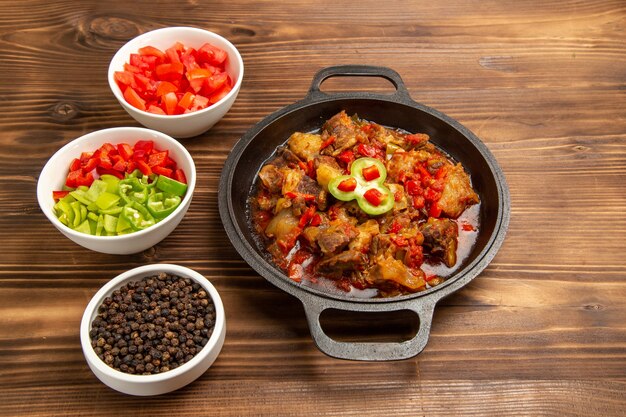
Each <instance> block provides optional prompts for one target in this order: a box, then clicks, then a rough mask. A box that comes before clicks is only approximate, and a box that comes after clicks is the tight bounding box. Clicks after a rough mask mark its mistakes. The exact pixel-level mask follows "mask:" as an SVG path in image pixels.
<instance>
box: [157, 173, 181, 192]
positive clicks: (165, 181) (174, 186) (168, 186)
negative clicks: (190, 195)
mask: <svg viewBox="0 0 626 417" xmlns="http://www.w3.org/2000/svg"><path fill="white" fill-rule="evenodd" d="M156 187H157V188H158V189H159V190H161V191H164V192H166V193H170V194H173V195H177V196H183V195H185V193H186V192H187V184H184V183H182V182H178V181H176V180H174V179H172V178H168V177H166V176H165V175H159V178H158V179H157V180H156Z"/></svg>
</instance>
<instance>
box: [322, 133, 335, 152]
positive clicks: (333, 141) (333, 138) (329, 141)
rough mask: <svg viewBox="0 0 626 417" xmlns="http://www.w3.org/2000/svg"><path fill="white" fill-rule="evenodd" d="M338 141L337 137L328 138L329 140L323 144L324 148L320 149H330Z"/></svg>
mask: <svg viewBox="0 0 626 417" xmlns="http://www.w3.org/2000/svg"><path fill="white" fill-rule="evenodd" d="M336 140H337V138H336V137H335V135H330V136H329V137H328V139H326V140H325V141H324V142H322V146H320V149H325V148H328V147H329V146H330V145H332V144H333V143H335V141H336Z"/></svg>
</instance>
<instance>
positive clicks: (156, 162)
mask: <svg viewBox="0 0 626 417" xmlns="http://www.w3.org/2000/svg"><path fill="white" fill-rule="evenodd" d="M168 153H169V152H168V151H162V152H155V153H153V154H151V155H149V156H148V165H149V166H150V168H152V167H155V166H163V165H164V164H165V161H167V157H168Z"/></svg>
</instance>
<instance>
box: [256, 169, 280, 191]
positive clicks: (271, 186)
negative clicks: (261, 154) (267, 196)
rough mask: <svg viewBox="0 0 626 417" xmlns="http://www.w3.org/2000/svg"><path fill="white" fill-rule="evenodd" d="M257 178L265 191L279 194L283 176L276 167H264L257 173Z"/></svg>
mask: <svg viewBox="0 0 626 417" xmlns="http://www.w3.org/2000/svg"><path fill="white" fill-rule="evenodd" d="M259 178H260V179H261V183H262V184H263V186H264V187H265V189H267V190H268V191H269V192H270V193H280V191H281V189H282V187H283V181H284V175H283V173H282V171H281V170H280V169H278V168H277V167H276V165H273V164H267V165H264V166H263V168H261V171H259Z"/></svg>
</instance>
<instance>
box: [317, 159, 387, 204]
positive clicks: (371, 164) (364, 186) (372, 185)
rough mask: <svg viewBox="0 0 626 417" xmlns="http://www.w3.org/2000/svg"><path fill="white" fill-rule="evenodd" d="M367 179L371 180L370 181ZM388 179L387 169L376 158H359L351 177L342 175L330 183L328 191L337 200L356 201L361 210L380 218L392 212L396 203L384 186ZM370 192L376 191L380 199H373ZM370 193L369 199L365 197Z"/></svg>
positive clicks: (351, 168)
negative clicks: (381, 215)
mask: <svg viewBox="0 0 626 417" xmlns="http://www.w3.org/2000/svg"><path fill="white" fill-rule="evenodd" d="M364 170H365V174H364ZM376 171H377V172H376ZM372 173H374V175H373V174H372ZM376 174H377V175H376ZM366 177H369V178H371V180H369V181H368V180H367V179H366ZM386 178H387V169H386V168H385V165H384V164H383V163H382V162H381V161H379V160H378V159H374V158H359V159H357V160H356V161H354V162H353V163H352V166H351V167H350V175H341V176H339V177H336V178H333V179H332V180H331V181H330V183H328V191H330V193H331V194H332V195H333V196H334V197H335V198H336V199H337V200H341V201H352V200H356V201H357V204H358V205H359V208H360V209H361V210H363V211H364V212H365V213H367V214H369V215H371V216H378V215H380V214H383V213H386V212H388V211H389V210H391V209H392V208H393V206H394V203H395V201H394V196H393V193H392V192H391V190H389V188H387V186H385V184H384V183H385V179H386ZM355 181H356V186H355V185H354V182H355ZM370 190H376V191H377V192H378V193H376V195H377V196H378V198H376V199H372V198H371V197H370V195H371V194H372V192H371V191H370ZM368 191H370V193H369V195H368V197H370V198H369V199H368V198H366V196H365V194H366V193H368ZM370 200H371V201H370ZM374 203H378V204H374Z"/></svg>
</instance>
